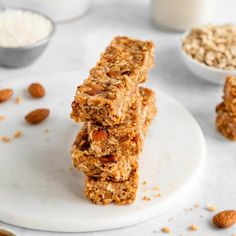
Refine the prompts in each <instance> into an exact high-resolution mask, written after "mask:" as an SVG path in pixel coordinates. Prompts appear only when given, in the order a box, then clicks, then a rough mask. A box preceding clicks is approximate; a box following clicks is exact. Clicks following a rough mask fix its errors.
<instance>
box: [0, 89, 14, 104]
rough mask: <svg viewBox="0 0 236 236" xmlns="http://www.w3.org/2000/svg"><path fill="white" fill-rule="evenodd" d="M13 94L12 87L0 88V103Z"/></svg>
mask: <svg viewBox="0 0 236 236" xmlns="http://www.w3.org/2000/svg"><path fill="white" fill-rule="evenodd" d="M12 95H13V90H12V89H2V90H0V103H2V102H6V101H7V100H9V99H10V98H11V96H12Z"/></svg>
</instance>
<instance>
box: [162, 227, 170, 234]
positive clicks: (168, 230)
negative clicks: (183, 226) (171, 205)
mask: <svg viewBox="0 0 236 236" xmlns="http://www.w3.org/2000/svg"><path fill="white" fill-rule="evenodd" d="M161 231H162V232H163V233H170V228H169V227H163V228H162V229H161Z"/></svg>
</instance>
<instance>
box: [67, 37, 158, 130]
mask: <svg viewBox="0 0 236 236" xmlns="http://www.w3.org/2000/svg"><path fill="white" fill-rule="evenodd" d="M153 60H154V45H153V43H152V42H149V41H140V40H136V39H131V38H128V37H115V38H114V39H113V40H112V42H111V43H110V45H109V46H108V47H107V48H106V50H105V52H104V54H103V55H102V56H101V58H100V61H99V62H98V63H97V65H96V66H95V67H94V68H93V69H91V71H90V75H89V77H88V78H87V79H86V80H85V81H84V83H83V84H82V85H81V86H79V87H78V88H77V91H76V95H75V99H74V101H73V103H72V114H71V117H72V118H73V119H74V120H75V121H76V122H88V121H89V122H92V123H100V124H102V125H103V126H112V125H114V124H120V123H121V122H122V121H123V120H124V119H125V114H126V113H127V110H128V109H129V107H130V105H131V104H132V102H133V101H132V99H130V98H132V97H133V95H134V94H135V90H136V88H137V86H138V84H139V83H142V82H144V81H145V80H146V78H147V72H148V70H149V69H151V67H152V66H153Z"/></svg>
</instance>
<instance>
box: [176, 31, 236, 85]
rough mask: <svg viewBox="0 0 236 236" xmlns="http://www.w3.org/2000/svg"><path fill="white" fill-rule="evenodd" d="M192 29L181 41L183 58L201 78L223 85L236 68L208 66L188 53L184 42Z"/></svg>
mask: <svg viewBox="0 0 236 236" xmlns="http://www.w3.org/2000/svg"><path fill="white" fill-rule="evenodd" d="M189 32H190V31H188V32H186V33H185V34H184V36H183V37H182V38H181V42H180V51H181V54H182V57H183V60H184V62H185V64H186V66H187V67H188V68H189V70H190V71H192V72H193V73H194V74H195V75H197V76H198V77H199V78H200V79H205V80H208V81H210V82H212V83H215V84H220V85H223V84H224V83H225V78H226V76H228V75H236V70H223V69H218V68H215V67H212V66H207V65H205V64H202V63H200V62H198V61H197V60H194V59H193V58H192V57H191V56H190V55H188V54H187V53H186V52H185V50H184V49H183V48H182V43H183V40H184V39H185V37H186V36H187V35H188V34H189Z"/></svg>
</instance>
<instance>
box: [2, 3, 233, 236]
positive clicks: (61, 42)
mask: <svg viewBox="0 0 236 236" xmlns="http://www.w3.org/2000/svg"><path fill="white" fill-rule="evenodd" d="M215 3H216V10H215V16H214V20H213V22H235V23H236V17H235V9H236V2H235V0H215ZM115 35H130V36H133V37H138V38H142V39H151V40H153V41H154V42H155V43H156V46H157V49H156V66H155V68H154V69H153V70H152V72H151V75H150V80H149V82H148V86H150V87H154V88H159V89H161V90H163V91H165V92H166V93H168V94H169V95H171V96H173V97H174V98H176V99H177V100H179V101H180V102H181V103H182V104H183V105H184V106H185V107H186V108H187V109H188V110H189V111H190V112H191V113H192V114H193V116H194V117H195V118H196V120H197V121H198V122H199V124H200V126H201V128H202V130H203V132H204V135H205V138H206V143H207V163H206V167H205V171H204V173H203V175H202V178H201V179H200V180H199V184H198V185H197V186H195V187H194V191H193V192H192V193H191V194H189V195H188V196H186V197H185V198H184V199H183V200H182V201H181V202H180V203H179V204H178V205H177V206H176V207H174V208H173V209H171V210H170V211H169V212H167V213H165V214H163V215H162V216H159V217H157V218H154V219H152V220H149V221H148V222H145V223H142V224H139V225H136V226H132V227H129V228H125V229H118V230H112V231H103V232H93V233H83V234H79V233H77V234H72V235H96V236H101V235H102V236H103V235H104V236H108V235H114V236H115V235H126V236H128V235H137V236H138V235H140V236H141V235H162V233H161V232H160V229H161V228H162V227H163V226H168V227H170V229H171V233H170V235H183V236H185V235H204V236H208V235H209V236H212V235H216V236H217V235H224V236H230V235H232V234H233V233H236V226H234V227H232V228H229V229H226V230H224V231H221V230H216V229H215V228H214V227H212V226H211V223H210V221H211V217H212V215H213V214H214V213H210V212H208V211H206V210H205V207H206V206H207V205H215V206H217V208H218V210H224V209H236V171H235V169H236V143H233V142H230V141H227V140H226V139H224V138H223V137H222V136H221V135H219V134H218V132H217V131H216V130H215V127H214V120H215V112H214V109H215V106H216V104H218V103H219V102H220V100H221V96H222V87H219V86H216V85H213V84H210V83H208V82H205V81H203V80H199V78H197V77H196V76H194V75H193V74H191V72H189V71H188V70H187V69H186V67H185V65H184V64H183V62H182V60H181V58H180V54H179V51H178V44H179V38H180V36H181V34H180V33H173V32H166V31H163V30H158V29H157V28H155V27H154V26H153V25H152V24H151V23H150V19H149V1H145V0H132V1H131V0H129V1H126V0H113V1H110V0H95V1H94V2H93V6H92V8H91V9H90V11H89V12H88V14H87V15H86V16H85V17H84V18H82V19H78V20H77V21H74V22H70V23H66V24H62V25H59V26H58V28H57V32H56V35H55V37H54V39H53V41H52V43H51V44H50V46H49V47H48V49H47V51H46V52H45V53H44V54H43V56H42V57H41V58H40V59H39V60H38V61H37V62H36V63H35V64H34V65H32V66H30V67H28V68H24V69H17V70H8V69H0V84H1V83H2V82H4V81H6V80H9V79H11V78H13V77H19V76H20V77H21V79H22V78H23V77H24V75H28V74H32V76H33V75H34V74H38V73H47V72H54V71H65V70H67V71H68V70H88V69H89V68H91V66H93V65H94V63H95V62H96V60H97V58H98V55H99V53H100V52H101V51H102V50H103V49H104V47H105V45H107V44H108V42H109V41H110V39H111V38H112V37H113V36H115ZM189 158H191V157H189ZM0 191H4V190H0ZM196 203H198V204H199V205H200V207H199V208H193V210H187V211H186V209H189V208H192V207H193V206H194V204H196ZM0 204H4V203H0ZM32 210H33V209H32ZM98 217H99V216H98ZM190 224H196V225H198V226H199V230H198V231H196V232H189V231H188V230H187V227H188V226H189V225H190ZM0 226H6V227H8V228H10V229H13V230H15V231H16V232H17V233H18V234H19V235H22V236H54V235H57V234H56V233H50V232H40V231H32V230H28V229H22V228H19V227H14V226H10V225H7V224H4V223H2V222H0ZM59 235H63V236H64V235H71V234H59Z"/></svg>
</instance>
